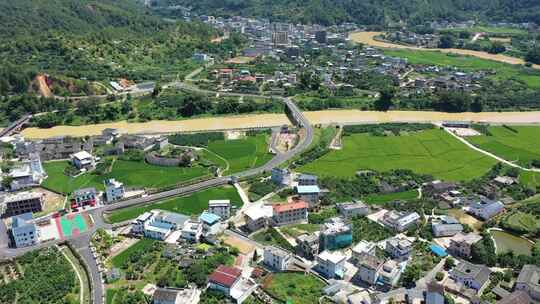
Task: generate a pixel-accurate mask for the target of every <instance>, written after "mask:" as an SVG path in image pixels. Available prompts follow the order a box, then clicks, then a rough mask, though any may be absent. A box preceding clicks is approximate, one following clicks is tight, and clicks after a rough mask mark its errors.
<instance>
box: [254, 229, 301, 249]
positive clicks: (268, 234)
mask: <svg viewBox="0 0 540 304" xmlns="http://www.w3.org/2000/svg"><path fill="white" fill-rule="evenodd" d="M253 239H254V240H255V241H257V242H259V243H261V244H266V245H275V246H278V247H281V248H283V249H287V250H289V251H292V252H294V247H293V246H292V245H291V243H289V241H287V240H286V239H285V238H284V237H283V236H282V235H281V234H280V233H279V231H277V230H276V229H275V228H273V227H270V228H268V229H266V230H263V231H259V232H257V233H255V234H254V235H253Z"/></svg>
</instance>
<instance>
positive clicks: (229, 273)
mask: <svg viewBox="0 0 540 304" xmlns="http://www.w3.org/2000/svg"><path fill="white" fill-rule="evenodd" d="M241 275H242V271H241V270H240V269H238V268H236V267H229V266H225V265H219V267H218V268H217V269H216V270H214V272H212V274H211V275H210V277H208V283H209V284H210V286H209V287H210V288H211V289H217V290H221V291H223V292H225V293H226V294H227V295H228V294H229V291H230V289H231V287H232V286H233V285H234V284H235V283H236V282H237V281H238V279H240V276H241Z"/></svg>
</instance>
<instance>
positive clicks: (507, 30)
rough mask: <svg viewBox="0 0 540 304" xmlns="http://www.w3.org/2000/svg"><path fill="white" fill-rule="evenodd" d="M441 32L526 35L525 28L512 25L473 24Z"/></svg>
mask: <svg viewBox="0 0 540 304" xmlns="http://www.w3.org/2000/svg"><path fill="white" fill-rule="evenodd" d="M443 32H469V33H482V32H483V33H487V34H497V35H504V34H508V35H527V30H525V29H520V28H514V27H492V26H474V27H471V28H463V29H461V28H456V29H448V30H443Z"/></svg>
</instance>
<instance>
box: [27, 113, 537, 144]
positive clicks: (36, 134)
mask: <svg viewBox="0 0 540 304" xmlns="http://www.w3.org/2000/svg"><path fill="white" fill-rule="evenodd" d="M304 114H305V115H306V117H307V118H308V120H309V121H310V122H311V124H323V125H329V124H367V123H384V122H432V123H438V122H441V121H446V120H462V121H475V122H485V123H491V124H503V123H505V124H540V111H534V112H482V113H470V112H466V113H444V112H430V111H388V112H377V111H360V110H325V111H313V112H304ZM285 124H290V121H289V120H288V119H287V117H286V116H285V115H284V114H255V115H242V116H227V117H214V118H198V119H187V120H179V121H165V120H154V121H149V122H141V123H128V122H126V121H120V122H113V123H103V124H95V125H85V126H57V127H53V128H50V129H39V128H28V129H25V130H23V131H22V135H23V136H24V137H26V138H34V139H39V138H51V137H57V136H73V137H83V136H87V135H88V136H91V135H99V134H101V131H103V130H104V129H106V128H115V129H118V130H119V131H120V133H128V134H157V133H175V132H194V131H216V130H231V129H247V128H260V127H263V128H268V127H275V126H281V125H285Z"/></svg>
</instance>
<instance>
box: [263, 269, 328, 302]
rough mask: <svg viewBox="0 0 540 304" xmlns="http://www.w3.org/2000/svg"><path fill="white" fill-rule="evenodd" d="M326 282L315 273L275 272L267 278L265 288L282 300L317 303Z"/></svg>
mask: <svg viewBox="0 0 540 304" xmlns="http://www.w3.org/2000/svg"><path fill="white" fill-rule="evenodd" d="M324 286H325V284H324V282H323V281H321V280H320V279H318V278H317V277H315V276H313V275H305V274H304V273H300V272H284V273H274V274H272V275H271V276H270V277H268V278H267V279H266V284H265V285H264V287H263V288H264V290H265V291H266V292H268V293H269V294H271V295H272V296H273V297H274V298H277V299H279V300H280V302H282V303H285V302H291V303H298V304H308V303H309V304H311V303H317V301H318V300H319V298H320V297H321V296H322V289H323V288H324Z"/></svg>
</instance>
